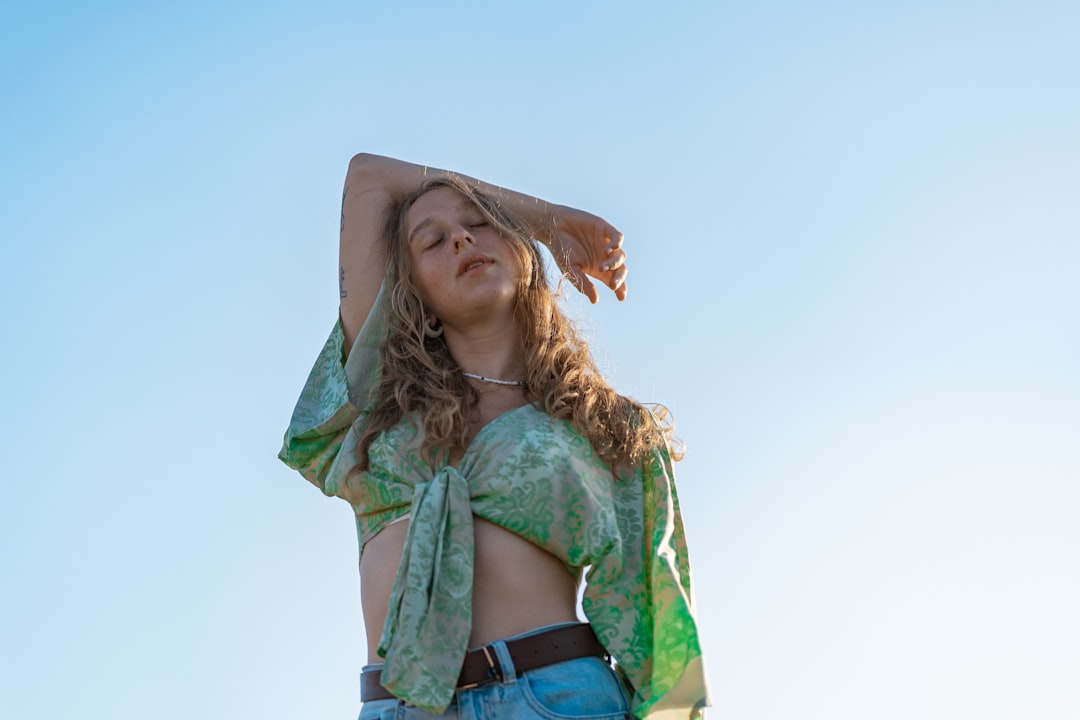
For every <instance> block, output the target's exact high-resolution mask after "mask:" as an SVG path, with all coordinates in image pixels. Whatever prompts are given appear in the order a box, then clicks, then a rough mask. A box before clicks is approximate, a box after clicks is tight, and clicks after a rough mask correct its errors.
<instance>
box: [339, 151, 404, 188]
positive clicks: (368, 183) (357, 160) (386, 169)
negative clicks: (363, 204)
mask: <svg viewBox="0 0 1080 720" xmlns="http://www.w3.org/2000/svg"><path fill="white" fill-rule="evenodd" d="M392 181H393V173H392V166H391V163H390V162H389V161H388V159H387V158H384V157H380V156H378V155H372V154H371V153H357V154H356V155H353V156H352V159H350V160H349V171H348V173H347V174H346V176H345V186H346V188H348V191H349V192H350V194H351V193H354V192H356V193H364V192H368V191H371V190H378V189H382V190H389V189H390V187H391V186H392Z"/></svg>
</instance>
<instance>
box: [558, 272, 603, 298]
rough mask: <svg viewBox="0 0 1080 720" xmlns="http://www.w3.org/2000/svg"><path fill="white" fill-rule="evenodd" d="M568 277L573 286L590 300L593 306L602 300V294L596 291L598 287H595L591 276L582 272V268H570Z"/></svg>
mask: <svg viewBox="0 0 1080 720" xmlns="http://www.w3.org/2000/svg"><path fill="white" fill-rule="evenodd" d="M566 276H567V277H568V278H570V282H571V284H573V286H574V287H576V288H577V289H578V291H579V292H581V294H582V295H584V296H585V297H587V298H589V302H591V303H592V304H593V305H595V304H596V302H597V300H599V299H600V294H599V293H598V292H597V291H596V286H595V285H593V282H592V280H590V279H589V276H588V275H586V274H585V273H583V272H582V271H581V268H579V267H576V266H575V267H572V268H570V272H568V273H567V274H566Z"/></svg>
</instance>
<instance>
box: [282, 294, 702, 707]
mask: <svg viewBox="0 0 1080 720" xmlns="http://www.w3.org/2000/svg"><path fill="white" fill-rule="evenodd" d="M386 295H387V292H386V288H385V286H384V288H383V289H382V290H380V293H379V296H378V299H377V300H376V303H375V307H374V308H373V309H372V312H371V315H370V316H369V317H368V320H367V322H366V323H365V325H364V328H363V330H362V331H361V333H360V335H359V336H358V337H357V339H356V342H355V343H354V345H353V347H352V349H351V351H350V352H349V356H348V360H347V362H342V358H343V345H344V334H343V332H342V329H341V324H340V321H338V322H337V323H335V324H334V327H333V330H332V331H331V333H330V337H329V339H328V340H327V341H326V344H325V345H324V347H323V349H322V352H321V353H320V354H319V357H318V359H317V360H316V362H315V366H314V368H312V370H311V374H310V375H309V377H308V380H307V383H306V384H305V386H304V389H303V391H302V392H301V394H300V399H299V401H298V402H297V404H296V409H295V410H294V411H293V416H292V420H291V422H290V424H289V428H288V430H287V431H286V433H285V442H284V446H283V447H282V449H281V452H280V453H279V457H280V458H281V459H282V460H283V461H284V462H285V463H286V464H287V465H289V467H292V468H294V469H296V470H299V471H300V473H301V474H302V475H303V476H304V477H305V478H306V479H308V480H309V481H311V482H312V483H314V484H315V485H316V486H317V487H318V488H319V489H320V490H322V491H323V492H324V493H325V494H327V495H332V496H338V497H340V498H342V499H344V500H346V501H347V502H348V503H349V504H350V505H351V506H352V508H353V511H354V512H355V515H356V528H357V535H358V537H359V542H360V552H361V553H363V548H364V545H365V544H366V543H367V541H368V540H370V539H371V538H372V537H374V536H375V535H376V534H377V533H378V532H379V531H380V530H381V529H382V528H384V527H386V525H387V524H389V523H391V522H393V521H394V520H396V519H399V518H401V517H403V516H405V515H406V514H410V515H411V519H410V523H409V529H408V533H407V537H406V540H405V550H404V555H403V559H402V562H401V565H400V567H399V569H398V573H397V577H396V578H395V581H394V586H393V590H392V592H391V600H390V609H389V612H388V614H387V619H386V625H385V626H384V628H383V634H382V638H381V642H380V645H379V648H378V652H379V654H380V655H381V656H382V657H384V658H385V665H384V668H383V675H382V682H383V684H384V685H385V686H386V687H387V688H388V689H389V690H390V691H391V692H393V693H394V694H395V695H397V696H398V697H400V698H402V699H404V700H406V701H408V702H410V703H412V704H414V705H416V706H418V707H421V708H423V709H425V710H428V711H430V712H442V711H443V710H444V709H445V708H446V706H447V705H448V704H449V702H450V699H451V697H452V696H453V693H454V685H455V681H456V679H457V676H458V673H459V671H460V669H461V664H462V660H463V658H464V655H465V652H466V649H467V648H466V645H467V642H468V638H469V632H470V629H471V625H472V617H471V613H472V586H473V582H472V574H473V553H474V546H473V516H474V515H475V516H476V517H480V518H483V519H484V520H488V521H490V522H493V523H495V524H497V525H499V526H501V527H504V528H506V529H507V530H510V531H511V532H514V533H516V534H517V535H520V536H521V537H523V538H525V539H526V540H529V541H530V542H533V543H535V544H536V545H538V546H540V547H541V548H543V549H545V550H547V551H548V552H550V553H552V554H553V555H555V556H556V557H558V558H559V559H560V560H561V561H562V562H563V563H564V564H565V565H566V566H567V567H568V568H569V569H570V570H571V571H572V572H574V573H575V574H580V572H581V569H582V568H586V567H587V568H589V569H588V572H587V573H586V583H587V584H586V588H585V593H584V596H583V600H582V607H583V609H584V611H585V615H586V616H587V617H588V619H589V621H590V622H591V623H592V626H593V628H594V630H595V631H596V634H597V637H598V638H599V639H600V641H601V642H602V643H603V644H604V646H605V648H607V650H608V652H610V653H611V655H612V656H613V657H614V658H615V659H616V661H617V662H618V664H619V666H620V667H621V668H622V670H623V671H624V672H625V673H626V675H627V677H628V679H629V680H630V682H631V684H632V685H633V686H634V688H635V694H634V702H633V711H634V714H635V715H636V716H637V717H639V718H645V717H646V716H648V717H650V718H660V717H663V718H667V717H671V718H687V717H691V716H695V715H698V714H699V712H700V709H701V708H702V707H703V706H704V705H705V704H706V701H707V692H706V689H705V677H704V668H703V666H702V660H701V648H700V644H699V642H698V633H697V626H696V623H695V621H694V615H693V608H692V591H691V587H690V568H689V563H688V559H687V551H686V541H685V537H684V535H683V527H682V517H681V515H680V513H679V502H678V498H677V496H676V493H675V485H674V482H673V475H672V469H671V461H670V458H669V456H668V452H667V450H666V448H662V449H658V450H656V451H655V452H654V453H653V454H652V455H651V457H649V459H648V460H647V461H646V462H645V463H643V465H642V466H641V467H640V468H637V469H636V471H634V472H633V473H632V474H628V476H627V477H623V478H621V479H620V480H618V481H616V480H614V479H613V478H612V475H611V472H610V470H609V469H608V468H607V466H605V465H604V463H603V462H602V461H601V460H600V458H598V457H597V456H596V454H595V453H594V452H593V451H592V447H591V446H590V444H589V442H588V440H587V439H586V438H584V437H583V436H582V435H581V434H580V433H578V432H577V431H576V430H575V429H574V428H573V426H572V425H570V424H569V423H568V422H566V421H563V420H556V419H554V418H552V417H550V416H549V415H547V414H546V413H544V412H543V411H541V410H539V409H537V408H536V407H534V406H532V405H524V406H522V407H519V408H516V409H513V410H510V411H508V412H506V413H504V414H503V415H500V416H499V417H497V418H495V419H494V420H492V421H491V422H490V423H488V424H487V425H486V426H484V427H483V428H482V429H481V430H480V431H479V433H477V435H476V437H475V438H474V439H473V442H472V444H471V445H470V446H469V448H468V449H467V450H466V452H465V454H464V456H463V457H462V459H461V460H460V462H458V464H457V466H456V467H454V466H451V465H450V464H449V460H448V456H447V455H446V454H445V453H444V454H443V455H442V456H441V457H439V458H438V459H437V462H436V463H435V464H434V465H429V464H428V463H426V462H425V461H424V459H423V458H422V457H421V454H420V445H421V442H422V440H423V436H422V429H421V424H420V422H419V419H418V418H406V419H405V420H403V421H402V422H401V423H399V424H398V425H397V426H396V427H394V428H391V429H390V430H388V431H385V432H383V433H382V434H381V435H380V436H378V437H377V438H376V439H375V440H374V441H373V442H372V443H371V446H370V449H369V469H368V470H367V471H365V472H351V470H352V469H353V467H354V466H355V465H356V464H357V460H358V457H357V440H358V437H359V433H360V432H361V431H362V427H363V422H364V417H365V413H364V412H363V411H362V410H360V408H367V407H368V406H369V405H370V401H371V393H372V392H373V390H374V388H375V386H376V385H377V382H378V378H379V374H380V372H381V354H380V350H381V345H382V342H383V340H384V338H385V336H386V327H387V322H388V320H387V313H386V307H387V297H386Z"/></svg>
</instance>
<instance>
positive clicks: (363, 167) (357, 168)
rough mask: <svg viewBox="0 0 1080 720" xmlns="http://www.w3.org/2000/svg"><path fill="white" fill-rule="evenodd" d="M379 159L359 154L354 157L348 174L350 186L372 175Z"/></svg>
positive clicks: (370, 155)
mask: <svg viewBox="0 0 1080 720" xmlns="http://www.w3.org/2000/svg"><path fill="white" fill-rule="evenodd" d="M377 159H378V157H377V156H376V155H372V154H370V153H357V154H356V155H353V156H352V158H351V159H350V160H349V171H348V173H347V174H346V178H347V179H348V181H349V184H350V185H351V184H353V183H354V182H356V181H360V180H362V179H364V178H365V177H368V176H370V175H371V173H372V171H373V166H374V165H375V164H376V160H377Z"/></svg>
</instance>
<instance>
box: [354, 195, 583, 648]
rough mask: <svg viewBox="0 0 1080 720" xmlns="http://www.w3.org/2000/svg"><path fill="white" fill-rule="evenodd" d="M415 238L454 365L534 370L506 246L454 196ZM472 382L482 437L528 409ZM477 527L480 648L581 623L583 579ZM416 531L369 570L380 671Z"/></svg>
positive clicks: (426, 214) (394, 537) (409, 226)
mask: <svg viewBox="0 0 1080 720" xmlns="http://www.w3.org/2000/svg"><path fill="white" fill-rule="evenodd" d="M406 237H407V238H408V242H409V248H408V251H409V257H410V261H411V265H412V280H413V283H414V284H415V285H416V287H417V288H418V290H419V292H420V295H421V299H422V300H423V301H424V307H425V309H426V310H427V312H428V313H429V315H430V316H431V317H432V318H433V319H435V318H437V319H438V321H439V322H441V323H442V325H443V329H444V338H445V341H446V343H447V346H448V347H449V348H450V352H451V354H452V355H453V356H454V359H455V360H457V362H458V363H459V364H460V365H461V367H462V368H465V369H466V370H469V371H470V372H474V373H477V374H480V375H484V376H487V377H497V378H503V379H519V378H520V377H521V373H522V369H523V366H524V365H523V359H522V352H521V345H520V342H519V340H518V338H519V335H518V331H517V328H516V326H515V324H514V316H513V309H514V298H515V294H516V292H517V285H518V279H519V277H520V273H521V269H520V267H519V266H518V261H517V259H516V257H515V256H514V255H513V253H512V252H511V251H510V249H509V248H508V246H507V244H506V241H504V240H503V239H502V238H501V237H500V236H499V235H498V233H496V232H495V230H494V228H492V227H491V226H490V225H487V224H486V223H485V222H484V220H483V217H482V215H480V213H479V212H478V211H477V210H475V209H474V208H472V206H471V205H469V204H468V203H467V201H465V200H464V198H462V197H461V196H460V195H459V194H458V193H457V192H456V191H454V190H452V189H450V188H438V189H436V190H432V191H431V192H428V193H426V194H425V195H423V196H422V197H421V198H420V199H418V200H417V201H416V203H415V204H414V205H413V206H412V208H411V209H410V211H409V214H408V216H407V218H406ZM470 382H473V383H474V385H475V387H476V389H477V390H478V391H479V393H480V403H479V411H480V418H479V420H478V422H477V423H476V424H475V426H474V427H473V428H471V430H472V435H475V434H476V432H477V431H478V430H479V429H480V428H481V427H483V425H485V424H486V423H488V422H490V421H491V420H492V419H493V418H495V417H497V416H498V415H501V414H502V413H504V412H506V411H507V410H511V409H513V408H516V407H520V406H521V405H524V404H525V403H526V402H527V398H526V397H525V395H524V394H523V392H522V390H521V388H518V387H507V386H500V385H491V384H488V383H482V382H479V381H472V380H470ZM460 455H461V452H460V451H459V452H457V453H456V454H455V455H454V456H453V457H452V458H451V461H452V462H457V460H458V459H459V458H460ZM474 521H475V541H476V556H475V569H474V582H473V626H472V633H471V635H470V638H469V645H470V646H471V647H476V646H478V645H482V644H485V643H489V642H492V641H494V640H498V639H500V638H504V637H508V636H510V635H515V634H517V633H520V632H524V631H526V630H530V629H533V628H536V627H539V626H542V625H547V624H551V623H557V622H563V621H572V620H575V619H576V613H575V606H576V590H577V578H575V577H574V576H573V575H572V574H571V573H570V572H569V571H568V570H567V569H566V567H565V566H564V565H563V564H562V563H561V562H560V561H559V560H558V559H557V558H556V557H555V556H554V555H551V554H550V553H548V552H547V551H545V550H543V549H541V548H539V547H537V546H536V545H533V544H532V543H530V542H528V541H527V540H524V539H522V538H521V537H520V536H518V535H515V534H514V533H511V532H509V531H507V530H503V529H502V528H500V527H499V526H497V525H494V524H492V523H490V522H487V521H485V520H482V519H480V518H477V517H475V516H474ZM407 531H408V522H407V521H406V522H402V523H397V524H394V525H391V526H389V527H387V528H384V529H383V531H382V532H380V533H379V534H378V535H376V536H375V537H374V538H372V539H371V540H370V541H369V542H368V544H367V546H366V547H365V550H364V554H363V557H362V559H361V562H360V575H361V595H362V597H361V599H362V604H363V609H364V622H365V626H366V628H367V635H368V661H369V662H372V663H374V662H380V658H379V657H378V655H377V653H376V648H377V647H378V644H379V637H380V635H381V632H382V627H383V624H384V622H385V619H386V612H387V607H388V602H389V596H390V590H391V587H392V586H393V582H394V577H395V575H396V572H397V567H398V564H399V563H400V561H401V556H402V550H403V546H404V542H405V535H406V533H407Z"/></svg>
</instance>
